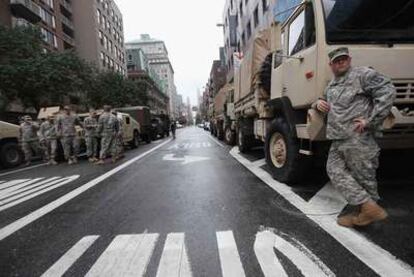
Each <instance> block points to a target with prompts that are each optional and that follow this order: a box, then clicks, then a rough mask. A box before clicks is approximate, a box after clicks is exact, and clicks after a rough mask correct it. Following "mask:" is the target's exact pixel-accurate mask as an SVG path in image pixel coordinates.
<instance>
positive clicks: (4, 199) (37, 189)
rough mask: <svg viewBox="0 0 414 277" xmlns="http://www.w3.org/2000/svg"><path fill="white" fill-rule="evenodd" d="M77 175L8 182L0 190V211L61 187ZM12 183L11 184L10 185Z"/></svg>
mask: <svg viewBox="0 0 414 277" xmlns="http://www.w3.org/2000/svg"><path fill="white" fill-rule="evenodd" d="M78 178H79V175H74V176H70V177H64V178H62V177H52V178H49V179H46V180H43V179H44V178H36V179H33V180H25V181H24V182H21V180H18V182H14V183H13V181H11V182H8V183H10V184H9V185H7V187H6V188H3V189H2V190H0V212H1V211H4V210H6V209H9V208H11V207H14V206H16V205H18V204H20V203H23V202H25V201H28V200H30V199H32V198H35V197H37V196H39V195H42V194H44V193H46V192H48V191H51V190H54V189H57V188H59V187H62V186H64V185H66V184H68V183H71V182H73V181H74V180H76V179H78ZM12 183H13V185H11V184H12Z"/></svg>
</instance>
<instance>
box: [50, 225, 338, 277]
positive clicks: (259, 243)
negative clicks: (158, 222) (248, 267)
mask: <svg viewBox="0 0 414 277" xmlns="http://www.w3.org/2000/svg"><path fill="white" fill-rule="evenodd" d="M159 238H160V234H158V233H143V234H130V235H118V236H116V237H115V238H114V239H113V240H112V241H111V242H110V243H109V245H108V246H107V248H106V249H105V250H104V251H103V253H102V254H101V255H100V256H99V257H98V258H97V260H96V261H95V262H94V264H93V265H92V266H91V267H90V269H89V271H88V272H87V273H86V275H85V276H87V277H95V276H100V277H101V276H105V277H112V276H116V277H118V276H119V277H122V276H145V275H146V274H147V270H148V265H149V264H150V262H151V260H152V259H158V258H159V261H157V262H156V263H155V264H158V267H157V274H156V276H157V277H175V276H177V277H178V276H179V277H190V276H195V275H196V274H193V271H192V267H191V257H189V256H188V249H187V246H186V243H185V241H186V237H185V233H170V234H168V235H167V236H166V239H165V242H164V245H163V247H162V249H163V251H162V254H161V257H155V255H153V252H154V249H155V248H156V246H157V244H158V243H162V242H159ZM98 240H99V236H87V237H84V238H82V239H81V240H80V241H78V242H77V243H76V244H75V245H74V246H73V247H71V248H70V249H69V250H68V251H67V252H66V253H65V254H64V255H63V256H62V257H60V258H59V259H58V260H57V261H56V262H55V263H54V264H53V265H52V266H51V267H50V268H49V269H48V270H47V271H46V272H45V273H44V274H43V275H42V277H52V276H53V277H56V276H62V275H64V274H65V273H66V272H67V270H68V269H69V268H70V267H72V266H73V265H75V264H76V262H79V261H80V260H81V259H82V256H83V255H84V253H85V252H86V251H87V250H88V249H89V248H90V247H92V246H93V245H94V243H96V241H98ZM216 243H217V249H218V256H219V259H220V267H221V272H222V276H223V277H244V276H246V274H245V270H244V267H243V263H242V260H241V259H240V255H239V251H238V247H237V243H236V240H235V238H234V234H233V231H219V232H216ZM275 249H277V250H278V251H279V252H281V253H282V254H283V255H284V256H285V257H287V258H288V259H290V261H291V262H292V263H293V264H294V265H295V266H296V267H297V269H298V270H299V272H301V273H302V275H303V276H318V277H324V276H328V277H333V276H335V274H334V273H333V272H332V271H331V270H330V269H329V268H328V267H327V266H326V265H325V264H324V263H323V262H322V261H321V260H320V259H319V258H318V257H317V256H316V255H314V254H313V253H312V252H311V251H310V250H309V249H307V248H306V246H304V245H303V244H301V243H300V242H298V241H296V240H295V239H293V238H290V237H286V236H285V235H283V236H282V235H280V234H277V233H275V232H272V231H269V230H267V231H261V232H259V233H258V234H257V235H256V240H255V243H254V249H252V250H253V251H254V253H255V255H256V257H257V259H258V261H259V264H260V267H261V269H262V272H263V275H264V276H266V277H270V276H288V275H287V273H286V271H285V268H284V266H283V265H282V263H281V260H280V259H279V257H278V256H276V254H275V251H274V250H275ZM199 251H203V249H199Z"/></svg>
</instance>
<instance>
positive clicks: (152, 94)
mask: <svg viewBox="0 0 414 277" xmlns="http://www.w3.org/2000/svg"><path fill="white" fill-rule="evenodd" d="M127 69H128V78H129V79H131V80H139V81H142V82H144V83H145V84H146V85H147V87H148V106H149V107H150V109H151V112H152V113H154V114H169V97H168V95H167V94H166V90H165V83H164V81H163V80H161V79H160V78H159V77H158V75H157V74H156V73H155V71H154V69H153V68H152V67H151V66H150V64H149V62H148V58H147V57H146V55H145V53H144V51H142V49H139V48H138V49H128V50H127Z"/></svg>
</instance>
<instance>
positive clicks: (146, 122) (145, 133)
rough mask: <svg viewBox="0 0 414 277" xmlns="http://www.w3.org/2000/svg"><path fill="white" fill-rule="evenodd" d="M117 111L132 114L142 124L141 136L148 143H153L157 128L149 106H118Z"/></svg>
mask: <svg viewBox="0 0 414 277" xmlns="http://www.w3.org/2000/svg"><path fill="white" fill-rule="evenodd" d="M114 110H115V111H118V112H122V113H125V114H128V115H130V116H131V117H132V118H133V119H134V120H135V121H136V122H138V123H139V125H140V133H139V134H140V138H141V140H143V141H145V142H146V143H151V141H152V140H153V138H154V136H156V134H155V130H154V128H153V126H152V122H151V119H152V115H151V111H150V108H149V107H146V106H134V107H124V108H116V109H114Z"/></svg>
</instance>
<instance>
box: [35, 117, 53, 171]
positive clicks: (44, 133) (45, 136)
mask: <svg viewBox="0 0 414 277" xmlns="http://www.w3.org/2000/svg"><path fill="white" fill-rule="evenodd" d="M39 135H40V142H41V144H42V145H43V147H44V154H45V156H46V159H47V161H48V165H57V162H56V150H57V132H56V125H55V123H54V122H53V117H52V116H50V115H49V116H48V117H47V120H45V121H44V122H43V123H42V124H41V125H40V129H39Z"/></svg>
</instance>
